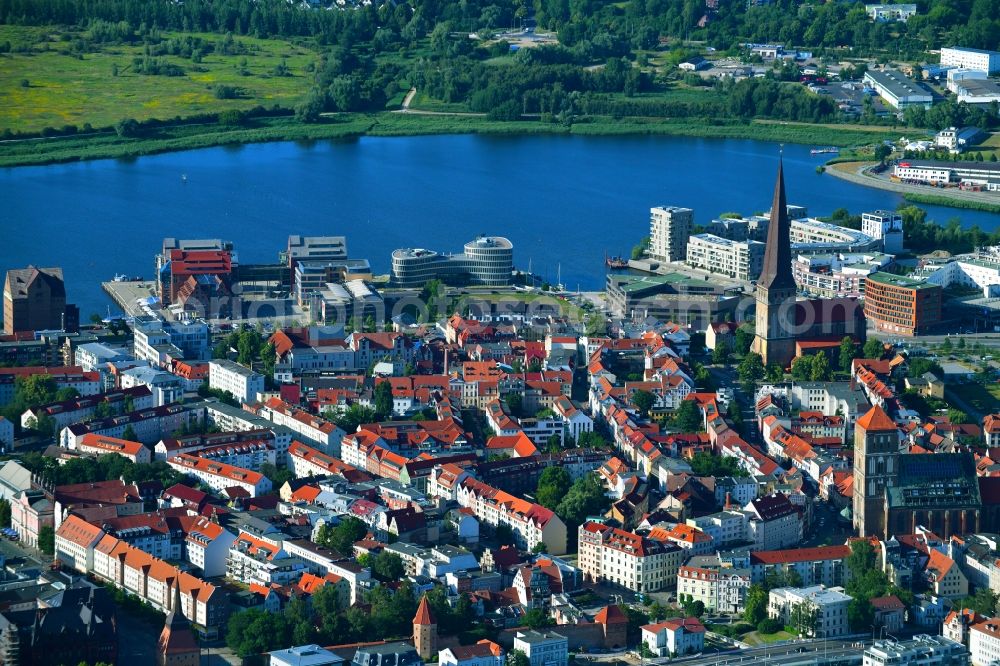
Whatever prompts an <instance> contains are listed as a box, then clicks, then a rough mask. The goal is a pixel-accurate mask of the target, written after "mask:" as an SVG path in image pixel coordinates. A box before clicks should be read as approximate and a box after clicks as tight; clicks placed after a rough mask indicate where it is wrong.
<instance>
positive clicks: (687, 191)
mask: <svg viewBox="0 0 1000 666" xmlns="http://www.w3.org/2000/svg"><path fill="white" fill-rule="evenodd" d="M809 148H810V147H809V146H799V145H788V146H785V148H784V163H785V178H786V186H787V192H788V201H789V203H794V204H798V205H802V206H806V207H807V208H808V210H809V213H810V215H827V214H829V213H830V212H831V211H833V210H834V209H835V208H839V207H846V208H847V209H849V210H850V211H851V212H852V213H861V212H863V211H866V210H874V209H876V208H895V207H896V206H897V205H898V204H899V203H900V202H901V201H902V198H901V196H900V195H898V194H895V193H892V192H885V191H882V190H876V189H871V188H867V187H862V186H860V185H855V184H853V183H848V182H845V181H842V180H838V179H835V178H833V177H831V176H827V175H818V174H817V173H816V172H815V167H816V165H818V164H820V163H822V161H823V160H824V158H823V156H811V155H810V154H809ZM778 153H779V148H778V145H777V144H773V143H766V142H760V141H744V140H733V139H722V140H720V139H694V138H679V137H643V136H638V137H636V136H628V137H576V136H524V137H491V136H476V135H445V136H427V137H405V138H374V137H362V138H360V139H356V140H348V141H318V142H310V143H293V142H285V143H267V144H254V145H248V146H232V147H221V148H210V149H205V150H196V151H188V152H179V153H167V154H163V155H154V156H150V157H142V158H138V159H123V160H100V161H92V162H80V163H73V164H59V165H52V166H45V167H21V168H14V169H0V274H2V272H4V271H6V270H7V269H8V268H14V267H23V266H26V265H27V264H29V263H33V264H35V265H57V266H62V267H63V270H64V274H65V278H66V286H67V291H68V298H69V300H70V301H72V302H76V303H77V304H78V305H79V306H80V311H81V318H82V319H84V320H86V319H87V317H89V315H90V314H91V313H94V312H98V313H101V314H103V313H104V312H105V310H106V307H107V305H108V303H109V302H110V301H109V299H108V298H107V297H106V296H105V295H104V294H103V292H102V291H101V289H100V282H102V281H105V280H109V279H111V277H112V276H113V275H115V274H116V273H125V274H128V275H142V276H144V277H146V278H147V279H148V278H150V277H151V276H152V274H153V255H154V254H155V253H156V252H157V251H158V249H159V247H160V245H161V242H162V238H163V237H164V236H173V237H177V238H224V239H228V240H232V241H233V242H234V243H235V244H236V249H237V251H238V254H239V260H240V262H242V263H258V262H260V263H265V262H266V263H272V262H274V261H276V259H277V253H278V252H279V250H281V249H282V248H283V247H284V246H285V244H286V242H287V238H288V236H289V234H302V235H344V236H346V237H347V246H348V251H349V253H350V255H351V256H352V257H365V258H368V259H369V260H370V261H371V263H372V266H373V267H374V269H375V270H376V272H380V273H385V272H388V270H389V257H390V253H391V252H392V250H393V249H395V248H397V247H424V248H429V249H434V250H438V251H444V252H460V251H461V249H462V245H463V244H464V243H465V242H466V241H468V240H470V239H471V238H473V237H474V236H475V235H477V234H481V233H485V234H493V235H503V236H507V237H508V238H510V239H511V241H512V242H513V243H514V258H515V263H516V264H517V266H518V267H520V268H524V269H527V268H528V267H529V263H530V265H531V268H532V269H533V270H534V271H535V272H536V273H538V274H540V275H542V276H543V277H545V278H547V279H548V280H550V281H551V282H555V281H556V277H557V274H558V272H559V270H560V268H561V277H562V281H563V283H564V284H565V285H566V287H567V288H568V289H574V290H575V289H577V288H578V287H579V288H581V289H584V290H595V289H601V288H602V287H603V284H604V274H605V268H604V261H603V260H604V256H605V254H612V255H614V254H628V252H629V251H630V248H631V247H632V246H633V245H634V244H635V243H636V242H638V240H639V239H640V238H641V237H642V236H644V235H646V234H648V233H649V208H650V207H651V206H657V205H679V206H687V207H690V208H693V209H694V211H695V221H696V222H699V223H704V222H707V221H708V220H710V219H712V218H713V217H717V216H718V215H719V214H720V213H723V212H728V211H732V212H739V213H743V214H751V213H755V212H760V211H763V210H766V209H767V208H769V207H770V201H771V195H772V191H773V187H774V177H775V171H776V168H777V163H778ZM926 208H927V209H928V211H929V217H930V218H931V219H935V220H937V221H939V222H945V221H947V220H948V219H950V218H952V217H956V218H959V219H960V220H961V222H962V224H963V226H971V225H972V224H978V225H979V226H980V227H982V228H983V229H988V230H992V229H994V228H996V227H997V226H998V223H1000V216H997V215H992V214H989V213H984V212H973V211H965V210H958V209H950V208H940V207H934V206H927V207H926Z"/></svg>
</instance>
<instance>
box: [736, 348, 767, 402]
mask: <svg viewBox="0 0 1000 666" xmlns="http://www.w3.org/2000/svg"><path fill="white" fill-rule="evenodd" d="M766 372H767V371H766V370H765V368H764V360H763V359H762V358H761V356H760V354H758V353H756V352H750V353H749V354H747V355H746V356H745V357H744V358H743V360H742V361H740V364H739V366H737V368H736V373H737V374H738V375H739V378H740V383H742V384H743V387H744V390H746V391H747V392H748V393H749V392H750V391H751V390H752V389H753V385H754V384H755V383H756V382H758V381H760V380H761V379H763V378H764V375H765V374H766Z"/></svg>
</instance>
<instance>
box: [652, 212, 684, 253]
mask: <svg viewBox="0 0 1000 666" xmlns="http://www.w3.org/2000/svg"><path fill="white" fill-rule="evenodd" d="M649 216H650V219H649V254H650V255H651V256H652V257H653V258H655V259H660V260H662V261H684V259H686V258H687V244H688V237H689V236H690V235H691V227H692V226H693V225H694V211H693V210H691V209H690V208H680V207H678V206H657V207H656V208H650V209H649Z"/></svg>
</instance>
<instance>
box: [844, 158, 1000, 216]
mask: <svg viewBox="0 0 1000 666" xmlns="http://www.w3.org/2000/svg"><path fill="white" fill-rule="evenodd" d="M874 164H875V162H837V163H828V164H827V166H826V170H825V171H824V173H827V174H829V175H831V176H833V177H834V178H840V179H841V180H847V181H850V182H852V183H857V184H858V185H864V186H865V187H874V188H876V189H880V190H887V191H889V192H898V193H900V194H902V195H903V198H904V199H906V200H907V201H911V202H913V203H921V204H932V205H936V206H949V207H951V208H964V209H967V210H980V211H984V212H987V213H1000V201H998V197H997V196H996V195H995V194H992V193H989V192H969V191H967V190H959V189H956V188H949V189H932V188H929V187H926V186H923V185H909V184H906V183H896V182H893V181H891V180H889V179H888V178H880V177H877V176H872V175H868V174H866V173H864V170H865V169H867V168H868V167H870V166H873V165H874Z"/></svg>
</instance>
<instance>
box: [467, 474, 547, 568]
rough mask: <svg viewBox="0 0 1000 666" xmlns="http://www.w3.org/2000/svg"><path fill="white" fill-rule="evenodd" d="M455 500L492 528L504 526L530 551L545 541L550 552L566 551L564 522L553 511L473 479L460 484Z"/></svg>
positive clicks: (521, 545) (519, 544) (518, 543)
mask: <svg viewBox="0 0 1000 666" xmlns="http://www.w3.org/2000/svg"><path fill="white" fill-rule="evenodd" d="M456 499H457V500H458V503H459V505H460V506H463V507H467V508H470V509H472V511H473V513H474V514H475V515H476V517H477V518H478V519H479V520H480V521H482V522H483V523H485V524H487V525H489V526H491V527H493V528H494V529H495V528H496V527H498V526H500V525H507V526H508V527H510V528H511V531H513V533H514V540H515V541H516V542H517V545H518V546H519V547H521V548H523V549H525V550H532V549H534V547H535V546H536V545H538V544H540V543H544V544H545V547H546V549H547V552H548V553H549V554H551V555H562V554H563V553H565V552H566V524H565V523H563V521H562V520H561V519H560V518H559V516H557V515H556V514H555V513H554V512H553V511H551V510H549V509H546V508H545V507H543V506H541V505H540V504H535V503H533V502H528V501H527V500H524V499H521V498H520V497H515V496H514V495H511V494H510V493H506V492H504V491H502V490H498V489H496V488H493V487H492V486H489V485H487V484H485V483H482V482H480V481H476V480H475V479H472V478H466V479H464V480H463V481H462V483H461V484H460V485H459V487H458V490H457V493H456Z"/></svg>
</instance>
